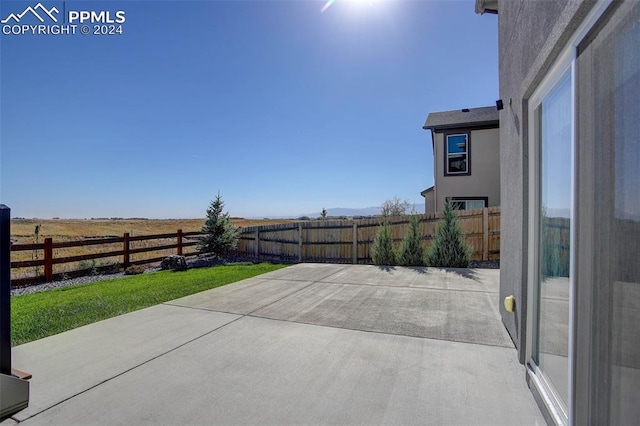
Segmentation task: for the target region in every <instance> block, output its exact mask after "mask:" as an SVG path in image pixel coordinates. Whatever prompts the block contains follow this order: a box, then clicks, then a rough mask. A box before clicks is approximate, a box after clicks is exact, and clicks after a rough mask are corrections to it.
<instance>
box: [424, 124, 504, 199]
mask: <svg viewBox="0 0 640 426" xmlns="http://www.w3.org/2000/svg"><path fill="white" fill-rule="evenodd" d="M449 133H450V134H452V133H458V132H453V131H451V132H449ZM469 139H470V140H469V150H470V165H471V175H468V176H467V175H465V176H445V160H444V158H445V154H446V153H445V146H444V133H435V147H434V148H435V154H436V155H435V168H434V169H435V187H436V188H437V191H435V193H436V194H435V197H436V200H435V201H436V203H435V204H436V206H437V211H441V210H442V206H444V203H445V201H446V199H447V198H448V197H488V198H489V204H488V206H489V207H491V206H499V205H500V135H499V129H483V130H472V131H471V132H470V138H469ZM425 202H427V200H425ZM427 205H428V204H427ZM432 205H433V203H432Z"/></svg>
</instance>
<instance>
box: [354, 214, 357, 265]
mask: <svg viewBox="0 0 640 426" xmlns="http://www.w3.org/2000/svg"><path fill="white" fill-rule="evenodd" d="M357 263H358V224H357V223H354V224H353V264H354V265H355V264H357Z"/></svg>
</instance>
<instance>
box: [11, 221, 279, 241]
mask: <svg viewBox="0 0 640 426" xmlns="http://www.w3.org/2000/svg"><path fill="white" fill-rule="evenodd" d="M232 220H233V223H234V225H236V226H238V227H247V226H256V225H271V224H275V223H285V222H291V220H287V219H242V218H234V219H232ZM37 225H40V229H39V236H38V240H39V242H42V241H43V240H44V238H47V237H51V238H53V239H54V241H75V240H81V239H84V238H87V237H121V236H122V235H123V234H124V233H125V232H128V233H129V234H130V235H131V236H132V237H133V236H138V235H152V234H166V233H170V232H176V231H177V230H178V229H182V231H183V232H192V231H200V230H201V229H202V225H204V219H159V220H156V219H149V220H108V219H105V220H83V219H14V220H12V221H11V238H12V239H13V240H14V242H15V243H18V244H30V243H35V242H36V236H35V228H36V226H37Z"/></svg>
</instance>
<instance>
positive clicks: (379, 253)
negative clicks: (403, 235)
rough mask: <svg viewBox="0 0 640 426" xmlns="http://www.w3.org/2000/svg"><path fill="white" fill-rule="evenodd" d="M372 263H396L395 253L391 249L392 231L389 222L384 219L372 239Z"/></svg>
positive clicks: (386, 264) (388, 264)
mask: <svg viewBox="0 0 640 426" xmlns="http://www.w3.org/2000/svg"><path fill="white" fill-rule="evenodd" d="M372 251H373V263H374V265H385V266H392V265H395V264H396V253H395V250H394V249H393V231H392V229H391V225H389V222H387V220H385V221H384V222H382V225H381V226H380V230H379V231H378V233H377V234H376V237H375V238H374V240H373V247H372Z"/></svg>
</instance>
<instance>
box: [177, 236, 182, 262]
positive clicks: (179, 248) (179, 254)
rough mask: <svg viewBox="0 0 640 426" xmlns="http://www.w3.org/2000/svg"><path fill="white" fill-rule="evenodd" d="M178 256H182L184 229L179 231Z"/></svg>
mask: <svg viewBox="0 0 640 426" xmlns="http://www.w3.org/2000/svg"><path fill="white" fill-rule="evenodd" d="M178 256H182V229H178Z"/></svg>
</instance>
